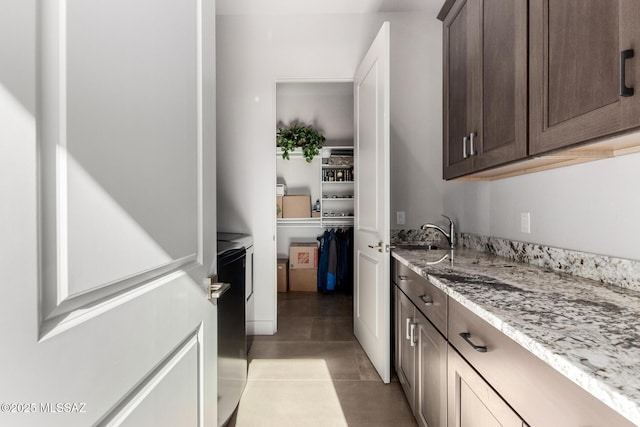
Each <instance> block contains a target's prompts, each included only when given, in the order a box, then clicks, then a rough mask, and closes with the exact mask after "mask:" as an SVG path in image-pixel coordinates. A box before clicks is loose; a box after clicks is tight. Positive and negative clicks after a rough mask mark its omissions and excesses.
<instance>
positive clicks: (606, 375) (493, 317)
mask: <svg viewBox="0 0 640 427" xmlns="http://www.w3.org/2000/svg"><path fill="white" fill-rule="evenodd" d="M445 255H448V256H447V257H446V258H445V259H444V260H442V261H441V262H439V263H436V262H437V261H438V260H440V259H441V258H443V257H444V256H445ZM393 257H394V258H396V259H397V260H398V261H400V262H401V263H403V264H405V265H406V266H408V267H409V268H411V269H412V270H413V271H415V272H416V273H418V274H420V275H422V276H423V277H428V278H429V279H431V281H432V283H434V285H436V286H437V287H439V288H440V289H442V290H443V291H444V292H445V293H446V294H447V295H449V296H450V297H451V298H453V299H455V300H456V301H458V302H459V303H461V304H462V305H464V306H465V307H467V308H468V309H470V310H471V311H472V312H473V313H475V314H476V315H478V316H480V317H481V318H482V319H484V320H485V321H487V322H488V323H489V324H491V325H492V326H494V327H495V328H496V329H498V330H500V331H502V333H504V334H505V335H507V336H508V337H510V338H511V339H512V340H514V341H515V342H517V343H518V344H520V345H521V346H522V347H524V348H526V349H527V350H529V351H530V352H531V353H533V354H534V355H536V356H537V357H539V358H540V359H542V360H543V361H545V362H546V363H547V364H549V365H550V366H552V367H553V368H555V369H556V370H557V371H558V372H560V373H562V374H563V375H565V376H566V377H568V378H569V379H571V380H572V381H574V382H575V383H576V384H578V385H579V386H581V387H582V388H584V389H585V390H586V391H588V392H590V393H591V394H593V395H594V396H595V397H597V398H598V399H600V400H601V401H603V402H604V403H605V404H607V405H608V406H610V407H611V408H613V409H614V410H616V411H617V412H619V413H620V414H621V415H623V416H625V417H626V418H628V419H629V420H630V421H632V422H634V423H635V424H638V425H640V292H638V291H636V290H630V289H625V288H621V287H616V286H612V285H606V284H602V283H598V282H596V281H593V280H588V279H583V278H580V277H576V276H571V275H568V274H563V273H556V272H552V271H549V270H545V269H542V268H540V267H535V266H532V265H530V264H524V263H518V262H515V261H510V260H507V259H506V258H502V257H498V256H495V255H490V254H487V253H484V252H478V251H473V250H469V249H459V250H455V251H453V252H450V251H442V250H433V251H425V250H422V249H394V251H393Z"/></svg>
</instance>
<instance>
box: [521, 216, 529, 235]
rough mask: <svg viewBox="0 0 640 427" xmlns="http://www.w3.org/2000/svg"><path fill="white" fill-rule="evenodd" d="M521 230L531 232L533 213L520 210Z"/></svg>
mask: <svg viewBox="0 0 640 427" xmlns="http://www.w3.org/2000/svg"><path fill="white" fill-rule="evenodd" d="M520 232H521V233H526V234H531V213H530V212H520Z"/></svg>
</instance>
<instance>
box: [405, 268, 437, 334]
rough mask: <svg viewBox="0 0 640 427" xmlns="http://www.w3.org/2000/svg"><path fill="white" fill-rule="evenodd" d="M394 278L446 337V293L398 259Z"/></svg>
mask: <svg viewBox="0 0 640 427" xmlns="http://www.w3.org/2000/svg"><path fill="white" fill-rule="evenodd" d="M394 280H395V283H396V284H397V285H398V287H399V288H400V289H402V292H404V293H405V294H406V295H407V296H408V297H409V299H410V300H411V302H413V304H415V306H416V307H418V310H420V311H421V312H422V314H424V316H425V317H426V318H427V319H429V321H431V323H433V325H434V326H435V327H436V328H437V329H438V330H439V331H440V333H441V334H442V335H444V336H445V338H446V336H447V295H446V294H445V293H444V292H442V291H441V290H440V289H438V288H437V287H435V286H434V285H433V284H431V283H430V282H429V280H427V279H425V278H424V277H422V276H420V275H418V274H417V273H416V272H414V271H413V270H411V269H410V268H409V267H407V266H406V265H404V264H402V263H400V262H398V261H396V268H395V277H394Z"/></svg>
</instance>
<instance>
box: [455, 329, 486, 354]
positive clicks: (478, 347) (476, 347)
mask: <svg viewBox="0 0 640 427" xmlns="http://www.w3.org/2000/svg"><path fill="white" fill-rule="evenodd" d="M459 335H460V336H461V337H462V339H463V340H465V341H466V342H467V344H469V345H470V346H471V347H473V349H474V350H475V351H478V352H480V353H486V352H487V347H485V346H483V345H476V344H474V343H473V342H471V334H470V333H469V332H460V334H459Z"/></svg>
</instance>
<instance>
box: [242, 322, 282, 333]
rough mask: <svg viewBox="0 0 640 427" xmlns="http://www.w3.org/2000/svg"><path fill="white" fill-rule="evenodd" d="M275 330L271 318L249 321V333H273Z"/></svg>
mask: <svg viewBox="0 0 640 427" xmlns="http://www.w3.org/2000/svg"><path fill="white" fill-rule="evenodd" d="M275 332H276V331H275V328H274V324H273V321H271V320H250V321H248V322H247V335H273V334H275Z"/></svg>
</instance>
